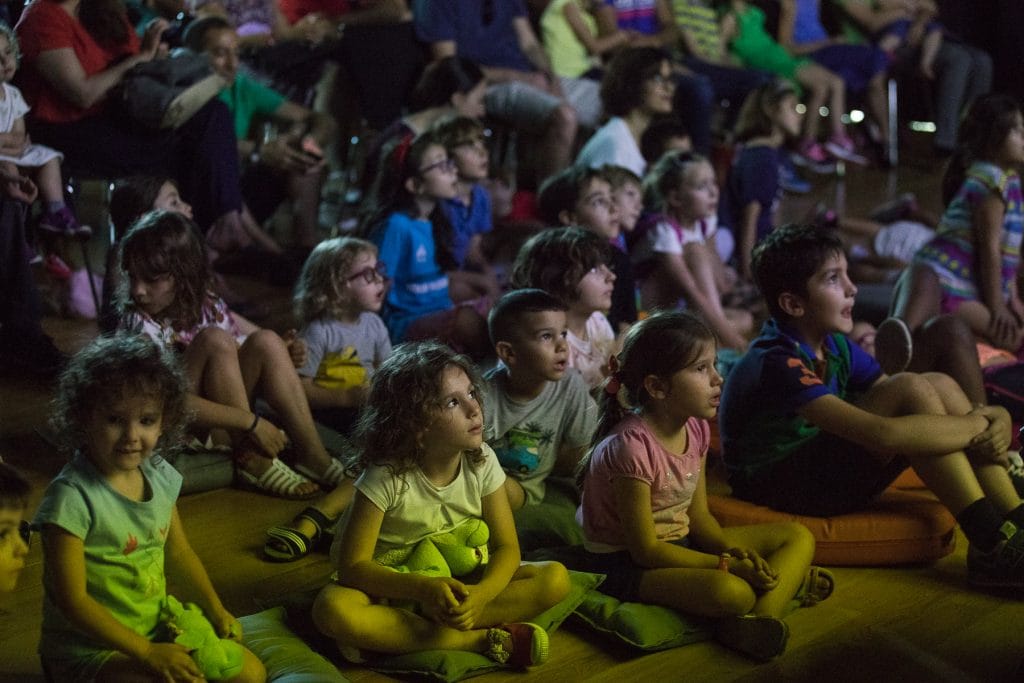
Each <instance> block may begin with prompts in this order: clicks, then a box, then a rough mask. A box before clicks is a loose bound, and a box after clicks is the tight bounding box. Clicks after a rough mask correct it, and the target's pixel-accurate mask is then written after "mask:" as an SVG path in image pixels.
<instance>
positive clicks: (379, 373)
mask: <svg viewBox="0 0 1024 683" xmlns="http://www.w3.org/2000/svg"><path fill="white" fill-rule="evenodd" d="M449 366H454V367H457V368H460V369H461V370H462V371H463V372H465V373H466V376H467V377H469V381H470V382H472V384H473V386H475V387H480V386H481V380H480V375H479V373H478V372H477V369H476V366H475V365H474V364H473V361H471V360H470V359H469V358H467V357H466V356H463V355H462V354H460V353H456V352H455V351H453V350H452V349H451V348H450V347H448V346H445V345H444V344H439V343H437V342H407V343H405V344H399V345H398V346H396V347H395V348H394V350H393V351H392V353H391V355H390V356H388V358H387V360H385V361H384V362H383V363H381V365H380V367H379V368H377V370H376V371H375V372H374V373H373V380H372V381H371V383H370V394H369V396H368V397H367V399H366V405H365V406H363V409H362V412H361V413H360V416H359V422H358V423H357V424H356V430H355V438H356V440H357V442H358V443H359V445H360V448H361V451H360V456H359V465H360V466H361V467H363V468H366V467H369V466H371V465H383V466H385V467H387V468H388V469H389V470H390V471H391V474H392V475H393V476H396V477H397V476H401V475H402V474H404V473H405V472H408V471H409V470H411V469H412V468H413V467H416V466H417V465H419V463H420V456H421V452H420V445H419V443H418V439H419V436H420V434H421V433H422V432H423V431H424V430H425V429H427V428H429V427H430V425H431V423H432V422H433V421H434V419H435V413H436V411H437V410H438V409H439V408H440V407H441V406H440V402H439V400H438V398H439V397H438V394H439V393H440V390H441V373H442V372H443V371H444V369H445V368H447V367H449ZM478 400H479V399H478ZM481 410H483V403H482V401H481ZM476 456H477V458H479V460H476V459H475V460H474V461H475V462H479V461H482V452H480V451H478V452H477V453H476Z"/></svg>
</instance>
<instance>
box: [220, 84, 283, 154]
mask: <svg viewBox="0 0 1024 683" xmlns="http://www.w3.org/2000/svg"><path fill="white" fill-rule="evenodd" d="M219 97H220V100H221V101H222V102H223V103H224V104H226V105H228V109H229V110H230V111H231V116H232V117H233V118H234V119H235V136H236V137H237V138H238V139H239V140H243V139H245V138H247V137H249V129H250V128H251V127H252V120H253V118H254V117H255V116H256V115H257V114H259V115H263V116H269V115H271V114H273V113H274V112H275V111H277V109H278V107H280V106H281V105H282V104H284V103H285V102H286V101H287V99H286V98H285V96H284V95H282V94H281V93H279V92H277V91H276V90H274V89H272V88H268V87H267V86H265V85H263V84H262V83H259V82H257V81H255V80H253V79H252V78H250V77H249V76H246V75H245V74H241V73H240V74H238V75H237V76H235V82H234V83H232V84H231V85H230V86H229V87H227V88H225V89H224V90H222V91H221V93H220V95H219Z"/></svg>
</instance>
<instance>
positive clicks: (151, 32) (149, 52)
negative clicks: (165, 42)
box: [139, 19, 168, 61]
mask: <svg viewBox="0 0 1024 683" xmlns="http://www.w3.org/2000/svg"><path fill="white" fill-rule="evenodd" d="M167 26H168V24H167V20H166V19H153V20H152V21H150V22H149V23H148V24H146V32H145V33H143V34H142V43H141V44H140V46H139V56H140V57H142V58H144V59H145V61H149V60H151V59H154V58H156V57H157V56H159V53H160V45H161V43H160V38H161V37H162V36H163V34H164V31H166V30H167ZM166 51H167V48H166V46H165V47H164V52H165V53H166Z"/></svg>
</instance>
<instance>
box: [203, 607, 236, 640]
mask: <svg viewBox="0 0 1024 683" xmlns="http://www.w3.org/2000/svg"><path fill="white" fill-rule="evenodd" d="M210 623H211V624H212V625H213V630H214V631H216V632H217V635H218V636H220V637H221V638H230V639H231V640H234V641H237V642H239V643H240V642H242V624H241V622H239V621H238V619H235V617H234V616H232V614H231V613H230V612H228V611H227V610H221V612H220V614H216V615H212V616H210Z"/></svg>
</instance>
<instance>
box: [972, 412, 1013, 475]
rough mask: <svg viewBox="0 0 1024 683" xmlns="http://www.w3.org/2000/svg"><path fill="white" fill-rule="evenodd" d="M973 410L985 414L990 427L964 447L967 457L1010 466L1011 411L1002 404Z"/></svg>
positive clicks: (977, 460)
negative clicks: (1008, 451)
mask: <svg viewBox="0 0 1024 683" xmlns="http://www.w3.org/2000/svg"><path fill="white" fill-rule="evenodd" d="M971 412H972V413H977V414H978V415H982V416H984V417H985V419H987V420H988V428H987V429H985V430H984V431H983V432H981V433H980V434H978V435H977V436H975V437H974V438H973V439H972V440H971V442H970V443H969V444H968V445H967V447H966V448H965V449H964V452H965V453H966V454H967V457H968V458H970V459H971V461H972V462H975V463H986V462H991V463H995V464H998V465H1002V466H1003V467H1009V466H1010V461H1009V458H1008V457H1007V455H1006V451H1007V449H1008V448H1009V447H1010V440H1011V435H1010V431H1011V427H1012V420H1011V419H1010V413H1008V412H1007V411H1006V409H1005V408H1003V407H1001V406H982V407H980V408H975V409H974V410H972V411H971Z"/></svg>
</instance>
